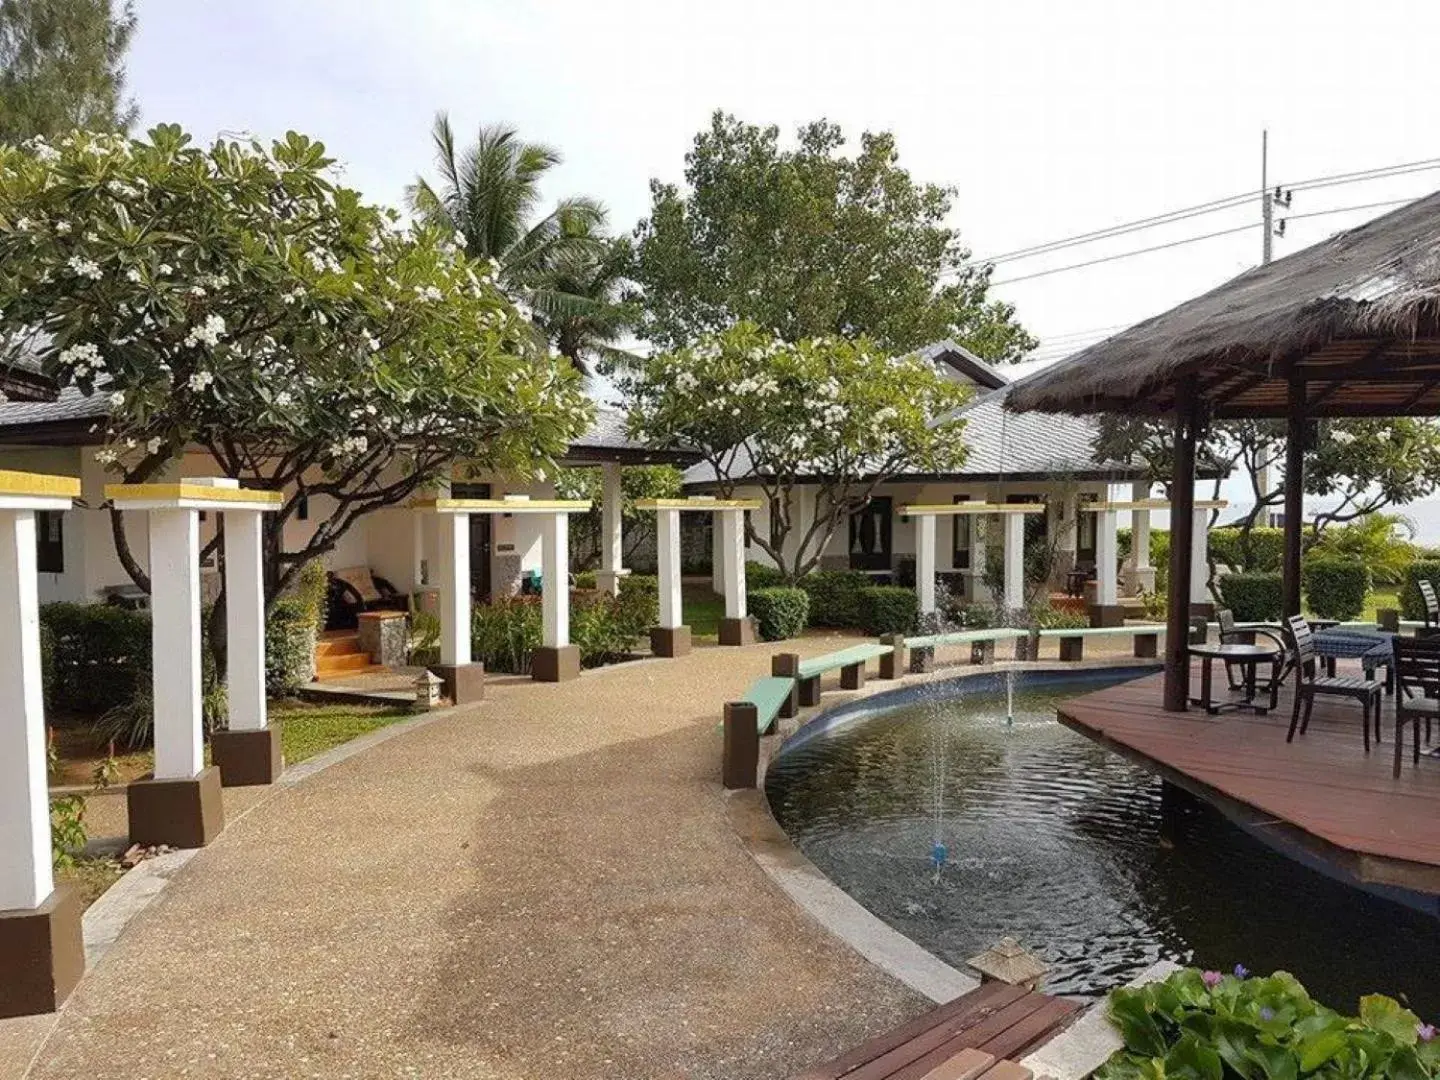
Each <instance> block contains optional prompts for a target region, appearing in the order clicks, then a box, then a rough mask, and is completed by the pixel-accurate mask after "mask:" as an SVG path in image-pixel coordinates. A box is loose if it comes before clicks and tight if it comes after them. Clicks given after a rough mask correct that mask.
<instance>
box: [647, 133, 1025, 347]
mask: <svg viewBox="0 0 1440 1080" xmlns="http://www.w3.org/2000/svg"><path fill="white" fill-rule="evenodd" d="M844 146H845V138H844V136H843V135H842V134H841V131H840V128H839V127H837V126H835V125H834V124H830V123H826V122H825V121H823V120H820V121H816V122H814V123H810V124H807V125H805V126H804V127H802V128H801V129H800V131H799V136H798V141H797V144H796V146H795V147H794V148H793V149H782V148H781V146H780V142H779V130H778V129H777V128H775V127H773V126H772V127H764V128H762V127H757V126H755V125H752V124H743V123H741V122H740V121H739V120H737V119H736V118H735V117H733V116H730V115H727V114H725V113H722V112H717V113H715V115H714V117H713V119H712V120H711V124H710V127H709V129H708V130H706V131H702V132H701V133H700V134H699V135H698V136H696V139H695V145H694V148H693V149H692V150H691V151H690V153H689V154H687V155H686V158H685V184H686V190H684V191H682V190H681V189H680V188H678V187H677V186H675V185H673V184H664V183H661V182H659V181H652V182H651V185H650V190H651V199H652V206H651V212H650V216H649V217H648V218H646V219H645V220H644V221H642V222H641V223H640V225H639V226H638V228H637V229H636V234H635V235H636V244H635V258H634V261H633V265H632V268H631V271H630V276H631V277H632V278H633V280H634V281H635V282H636V284H637V286H638V295H639V296H640V297H641V298H643V301H644V312H643V315H642V318H641V321H640V325H639V331H640V335H641V336H642V337H643V338H645V339H647V340H648V341H650V342H652V343H653V344H654V345H655V346H656V347H657V348H660V349H677V348H681V347H683V346H685V345H688V344H689V343H691V342H692V341H694V340H695V339H696V338H698V337H700V336H701V335H703V334H708V333H714V332H716V331H719V330H723V329H725V328H726V327H728V326H731V325H733V324H734V323H736V322H738V321H741V320H748V321H750V322H753V323H755V324H757V325H759V326H762V327H765V328H766V329H768V330H770V331H773V332H774V333H775V334H777V335H778V336H779V337H780V338H782V339H783V340H785V341H792V342H795V341H801V340H803V339H805V338H816V337H828V336H840V337H859V336H864V337H866V338H868V339H870V340H871V341H873V342H874V343H875V344H876V345H877V346H878V347H879V348H881V349H883V350H885V351H887V352H908V351H910V350H912V349H914V348H917V347H918V346H921V345H925V344H928V343H930V342H932V341H938V340H940V339H942V338H952V339H954V340H956V341H958V342H960V343H961V344H963V345H965V346H966V347H968V348H970V349H972V350H974V351H975V352H976V353H978V354H979V355H981V356H984V357H987V358H989V359H991V360H1018V359H1019V358H1020V357H1021V356H1023V355H1024V354H1025V353H1026V352H1027V351H1028V350H1029V349H1032V348H1034V346H1035V340H1034V339H1033V338H1031V337H1030V335H1029V334H1027V333H1026V332H1025V331H1024V330H1023V329H1022V328H1021V327H1020V325H1019V324H1018V323H1017V322H1016V321H1015V312H1014V309H1013V307H1012V306H1011V305H1009V304H1005V303H1001V302H1000V301H997V300H993V299H990V298H989V297H988V295H987V294H988V290H989V282H990V270H989V268H988V267H983V266H976V265H974V264H973V263H972V262H971V261H970V253H969V252H968V251H967V250H966V249H965V247H964V245H962V244H961V243H960V239H959V235H958V234H957V232H956V231H955V230H954V229H952V228H950V227H948V226H947V225H946V224H945V222H946V220H947V218H948V217H949V215H950V211H951V204H952V200H953V198H954V191H953V190H952V189H949V188H944V187H939V186H936V185H933V184H920V183H917V182H916V181H915V180H914V179H913V178H912V177H911V176H910V174H909V173H908V172H907V171H905V170H904V169H902V168H901V167H900V166H899V164H898V160H899V155H898V153H897V151H896V148H895V140H894V137H893V136H892V135H890V134H889V133H888V132H881V133H878V134H872V133H869V132H867V133H865V134H863V135H862V136H861V137H860V146H859V151H858V153H856V154H855V156H853V157H847V156H845V155H844V154H843V153H842V150H843V148H844Z"/></svg>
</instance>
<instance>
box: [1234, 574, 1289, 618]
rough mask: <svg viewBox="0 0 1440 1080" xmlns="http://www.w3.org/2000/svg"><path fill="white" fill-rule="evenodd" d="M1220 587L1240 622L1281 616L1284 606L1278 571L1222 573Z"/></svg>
mask: <svg viewBox="0 0 1440 1080" xmlns="http://www.w3.org/2000/svg"><path fill="white" fill-rule="evenodd" d="M1218 588H1219V590H1220V599H1221V600H1222V601H1223V602H1224V604H1225V606H1226V607H1227V608H1229V609H1230V610H1231V612H1233V613H1234V615H1235V619H1236V621H1238V622H1266V621H1270V620H1274V619H1278V618H1280V613H1281V611H1282V610H1283V609H1284V606H1285V602H1284V594H1283V591H1282V588H1281V584H1280V575H1279V574H1268V573H1265V574H1260V573H1244V574H1221V575H1220V581H1219V583H1218Z"/></svg>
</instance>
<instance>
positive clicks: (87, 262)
mask: <svg viewBox="0 0 1440 1080" xmlns="http://www.w3.org/2000/svg"><path fill="white" fill-rule="evenodd" d="M65 265H67V266H68V267H70V271H71V273H73V274H74V275H75V276H76V277H83V278H89V279H90V280H92V281H99V280H100V279H101V278H103V277H104V276H105V275H104V273H103V272H101V270H100V264H99V263H97V262H96V261H95V260H94V259H87V258H85V257H83V256H81V255H71V256H70V261H69V262H68V263H66V264H65Z"/></svg>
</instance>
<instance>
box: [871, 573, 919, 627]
mask: <svg viewBox="0 0 1440 1080" xmlns="http://www.w3.org/2000/svg"><path fill="white" fill-rule="evenodd" d="M859 606H860V626H861V629H863V630H864V631H865V632H866V633H867V634H875V635H877V636H878V635H880V634H911V633H914V632H915V627H916V625H917V624H918V623H919V620H920V600H919V598H918V597H917V596H916V595H915V590H914V589H906V588H903V587H901V586H899V585H867V586H865V588H863V589H861V590H860V597H859Z"/></svg>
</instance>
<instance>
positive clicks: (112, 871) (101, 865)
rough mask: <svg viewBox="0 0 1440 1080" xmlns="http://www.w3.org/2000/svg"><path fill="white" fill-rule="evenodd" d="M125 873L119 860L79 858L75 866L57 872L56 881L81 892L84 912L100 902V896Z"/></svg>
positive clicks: (81, 905) (81, 904)
mask: <svg viewBox="0 0 1440 1080" xmlns="http://www.w3.org/2000/svg"><path fill="white" fill-rule="evenodd" d="M123 873H125V868H124V867H122V866H121V865H120V862H119V860H118V859H107V858H95V859H87V858H79V859H76V860H75V864H74V865H73V866H67V867H64V868H63V869H60V870H56V871H55V881H56V883H57V884H60V885H73V886H75V888H76V889H78V890H79V892H80V908H81V910H82V911H83V910H84V909H85V908H88V907H89V906H90V905H91V904H93V903H94V902H95V901H96V900H99V899H100V894H101V893H103V892H104V891H105V890H106V889H108V888H110V886H111V885H114V884H115V882H117V881H119V880H120V875H121V874H123Z"/></svg>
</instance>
